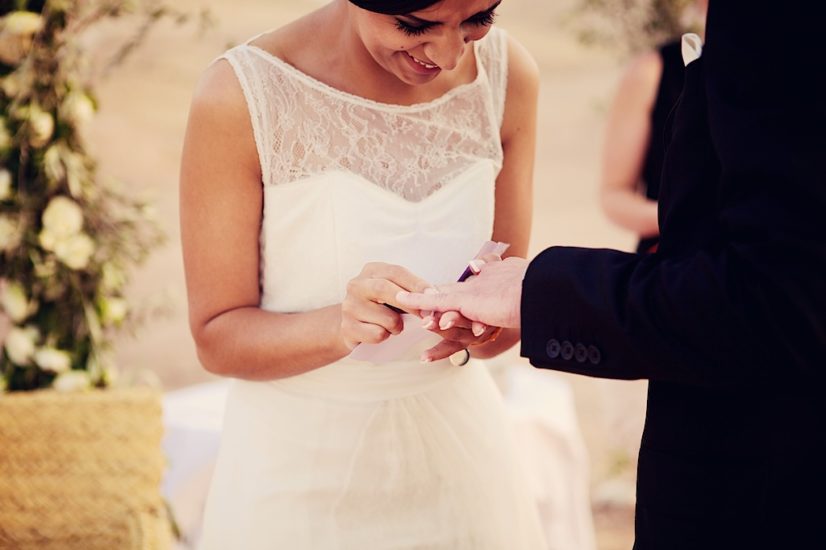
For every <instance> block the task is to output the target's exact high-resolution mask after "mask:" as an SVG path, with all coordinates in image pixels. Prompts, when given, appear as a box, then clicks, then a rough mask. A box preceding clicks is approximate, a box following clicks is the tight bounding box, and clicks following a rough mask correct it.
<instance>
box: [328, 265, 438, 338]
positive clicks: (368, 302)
mask: <svg viewBox="0 0 826 550" xmlns="http://www.w3.org/2000/svg"><path fill="white" fill-rule="evenodd" d="M430 286H431V285H430V283H428V282H427V281H425V280H424V279H421V278H419V277H417V276H415V275H413V274H412V273H411V272H410V271H408V270H407V269H405V268H403V267H401V266H398V265H392V264H385V263H379V262H374V263H369V264H367V265H365V266H364V267H363V268H362V270H361V273H359V275H358V276H357V277H355V278H354V279H351V280H350V282H349V283H347V295H346V296H345V297H344V301H343V302H342V303H341V325H340V327H339V334H340V337H341V339H342V341H343V342H344V345H346V346H347V348H349V349H353V348H354V347H356V346H357V345H358V344H360V343H368V344H378V343H379V342H383V341H384V340H386V339H387V338H389V337H390V335H391V334H399V333H400V332H401V331H402V329H403V328H404V322H403V321H402V318H401V314H400V313H399V311H401V310H398V309H396V310H395V311H394V310H393V309H391V308H390V307H388V306H393V307H395V306H396V305H397V304H396V294H397V293H398V292H399V291H401V290H407V291H410V292H422V291H424V290H425V289H426V288H428V287H430ZM413 313H418V312H413Z"/></svg>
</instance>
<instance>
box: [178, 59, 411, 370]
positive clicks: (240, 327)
mask: <svg viewBox="0 0 826 550" xmlns="http://www.w3.org/2000/svg"><path fill="white" fill-rule="evenodd" d="M262 204H263V189H262V184H261V170H260V165H259V162H258V154H257V151H256V147H255V141H254V138H253V132H252V126H251V122H250V117H249V113H248V111H247V107H246V103H245V100H244V96H243V92H242V91H241V88H240V86H239V84H238V81H237V79H236V78H235V75H234V73H233V72H232V69H231V67H230V66H229V65H228V63H227V62H225V61H219V62H217V63H216V64H214V65H213V66H211V67H210V68H209V69H208V70H207V72H206V73H205V75H204V77H203V78H202V80H201V82H200V83H199V85H198V87H197V89H196V92H195V95H194V98H193V102H192V107H191V111H190V115H189V123H188V126H187V131H186V137H185V140H184V147H183V157H182V162H181V178H180V209H181V213H180V218H181V239H182V245H183V253H184V265H185V269H186V284H187V293H188V298H189V323H190V328H191V331H192V335H193V337H194V339H195V344H196V346H197V350H198V357H199V358H200V360H201V363H202V364H203V366H204V368H206V369H207V370H209V371H210V372H213V373H216V374H220V375H225V376H233V377H237V378H245V379H252V380H266V379H274V378H282V377H286V376H291V375H295V374H299V373H302V372H306V371H308V370H312V369H315V368H318V367H321V366H324V365H327V364H329V363H331V362H333V361H336V360H338V359H340V358H342V357H344V356H345V355H347V354H348V353H349V352H350V349H351V347H352V346H354V345H355V344H356V343H358V342H379V341H382V340H383V339H385V338H387V337H388V336H389V335H390V334H391V333H393V332H398V331H399V330H401V322H400V319H399V316H398V314H396V313H394V312H392V311H391V310H390V309H389V308H387V307H384V306H382V305H380V302H383V301H384V302H393V301H394V300H395V293H396V292H397V291H398V289H399V287H409V286H412V287H416V288H419V289H422V288H424V287H425V286H426V283H425V282H424V281H420V280H419V279H418V278H416V277H414V276H413V275H412V274H410V273H409V272H407V271H405V270H403V269H401V268H398V267H396V266H387V265H384V264H372V265H369V266H366V267H365V269H364V271H363V272H362V274H361V275H359V277H356V278H355V279H353V281H351V283H350V285H349V286H348V292H347V297H346V298H345V300H344V304H343V305H342V304H336V305H333V306H330V307H326V308H322V309H318V310H315V311H309V312H304V313H292V314H281V313H272V312H267V311H264V310H262V309H261V308H260V307H259V303H260V288H259V248H258V242H259V241H258V239H259V232H260V226H261V211H262ZM385 298H386V300H385Z"/></svg>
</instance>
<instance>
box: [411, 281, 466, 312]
mask: <svg viewBox="0 0 826 550" xmlns="http://www.w3.org/2000/svg"><path fill="white" fill-rule="evenodd" d="M459 284H461V283H454V284H448V285H442V286H440V287H439V289H438V290H436V289H427V290H426V291H425V292H405V291H402V292H399V293H398V294H396V302H397V303H398V304H400V305H401V306H402V307H403V308H405V309H423V310H428V311H460V310H461V307H459V301H460V300H459V297H458V295H457V293H456V291H457V290H458V286H459Z"/></svg>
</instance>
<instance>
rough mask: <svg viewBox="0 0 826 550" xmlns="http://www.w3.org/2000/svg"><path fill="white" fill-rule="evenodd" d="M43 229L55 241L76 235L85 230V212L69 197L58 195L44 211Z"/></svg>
mask: <svg viewBox="0 0 826 550" xmlns="http://www.w3.org/2000/svg"><path fill="white" fill-rule="evenodd" d="M43 229H44V230H45V231H47V232H48V233H49V234H50V235H51V237H52V238H54V240H55V241H61V240H63V239H65V238H67V237H71V236H73V235H76V234H77V233H80V230H81V229H83V210H81V208H80V205H78V204H77V203H76V202H75V201H73V200H72V199H70V198H69V197H66V196H63V195H58V196H57V197H55V198H53V199H52V200H50V201H49V205H48V206H47V207H46V210H44V211H43ZM47 250H49V249H47Z"/></svg>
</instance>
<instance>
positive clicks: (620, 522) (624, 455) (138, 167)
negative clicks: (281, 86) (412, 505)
mask: <svg viewBox="0 0 826 550" xmlns="http://www.w3.org/2000/svg"><path fill="white" fill-rule="evenodd" d="M322 3H323V2H322V1H321V0H233V1H232V2H228V1H223V2H221V1H217V0H214V1H212V2H202V1H198V0H178V1H177V2H176V4H175V7H176V9H180V10H182V11H190V10H191V11H192V12H199V11H200V10H201V9H203V8H205V7H206V8H208V10H209V13H210V19H211V20H212V22H213V23H212V25H211V26H210V28H209V29H208V30H206V31H205V32H202V33H199V32H197V30H196V29H195V27H196V25H194V24H189V25H183V26H180V25H176V24H175V23H174V22H171V21H167V20H163V21H161V22H160V23H159V24H158V25H156V26H155V27H153V28H152V30H151V32H150V33H149V35H148V36H147V40H146V41H145V42H144V43H143V44H142V45H141V46H140V47H139V48H138V49H137V50H136V51H135V52H134V53H133V54H132V55H131V56H130V57H128V58H127V59H126V61H125V62H124V63H123V64H122V65H121V66H119V67H117V68H116V70H115V71H113V73H112V74H111V76H109V77H108V78H105V79H104V80H102V81H101V82H100V83H99V84H98V85H97V92H98V99H99V105H100V111H99V113H98V116H96V117H95V119H94V122H93V123H92V124H91V125H90V127H89V128H88V132H87V139H88V144H89V148H90V150H91V153H92V154H93V155H94V156H96V158H97V159H98V160H99V162H100V169H101V171H100V175H101V177H103V178H113V179H117V180H121V181H123V182H125V183H126V184H127V186H128V187H129V188H130V189H133V190H135V191H136V192H137V193H139V194H141V195H146V196H149V197H150V198H151V199H152V200H153V201H154V204H156V205H157V217H158V220H159V222H160V223H161V225H162V227H163V229H164V230H165V232H166V234H167V236H168V240H167V243H166V244H165V245H164V246H163V247H161V248H159V249H157V250H155V251H154V252H153V254H152V255H151V257H150V259H149V261H148V262H147V264H146V265H145V266H143V267H142V268H141V269H140V270H139V271H138V272H137V273H136V274H135V277H134V283H133V285H132V288H131V290H130V295H131V298H132V300H133V302H132V303H134V304H137V305H139V306H143V307H145V308H146V309H147V310H149V311H154V312H155V314H154V315H152V316H151V317H149V319H148V321H147V322H146V323H145V324H144V325H143V326H142V327H140V328H139V330H138V331H136V333H135V334H134V335H124V336H122V337H121V338H120V340H119V342H118V345H117V350H118V364H119V366H120V367H121V369H122V370H123V371H125V373H126V374H127V375H131V376H147V374H146V373H147V372H151V373H153V375H154V376H157V378H158V379H159V381H160V383H161V384H162V386H163V388H164V389H167V390H174V389H178V388H182V387H185V386H188V385H191V384H195V383H198V382H203V381H207V380H210V375H208V374H207V373H205V372H204V371H203V370H202V369H201V368H200V366H199V364H198V361H197V358H196V355H195V350H194V346H193V343H192V340H191V338H190V335H189V332H188V326H187V312H186V296H185V287H184V277H183V267H182V261H181V251H180V238H179V228H178V222H177V215H178V193H177V188H178V184H177V179H178V164H179V157H180V152H181V144H182V140H183V134H184V127H185V123H186V118H187V110H188V105H189V101H190V97H191V93H192V91H193V89H194V86H195V83H196V82H197V80H198V78H199V75H200V74H201V72H202V71H203V70H204V68H205V67H206V66H207V65H208V64H209V63H210V62H211V61H212V60H213V59H214V58H215V57H216V56H218V55H220V54H221V52H223V51H224V50H225V49H227V48H228V47H231V46H232V45H235V44H237V43H239V42H242V41H244V40H246V39H248V38H250V37H251V36H253V35H254V34H257V33H259V32H262V31H266V30H268V29H271V28H274V27H278V26H280V25H282V24H284V23H286V22H288V21H290V20H292V19H295V18H296V17H298V16H300V15H302V14H304V13H306V12H307V11H309V10H311V9H312V8H314V7H315V6H317V5H320V4H322ZM610 3H611V2H604V1H603V2H599V1H595V0H590V1H589V0H584V1H583V0H555V1H553V2H548V1H544V0H507V1H505V2H504V3H503V4H502V6H501V7H500V9H499V18H498V22H497V24H498V25H500V26H501V27H503V28H505V29H506V30H507V31H508V32H509V33H510V34H512V35H513V36H515V37H516V38H517V39H518V40H519V41H521V42H522V43H523V44H524V45H525V46H526V47H527V49H528V50H529V51H530V52H531V53H532V54H533V56H534V58H535V59H536V61H537V63H538V64H539V67H540V70H541V78H542V82H541V95H540V99H539V135H538V155H537V164H536V176H535V202H534V225H533V237H532V246H531V249H532V254H535V253H537V252H539V251H540V250H542V249H544V248H546V247H548V246H553V245H575V246H587V247H609V248H617V249H620V250H633V248H634V246H635V244H636V237H635V236H634V235H633V234H631V233H629V232H626V231H624V230H621V229H619V228H617V227H616V226H614V225H613V224H611V223H610V222H609V221H607V219H606V218H605V216H604V214H603V213H602V211H601V210H600V207H599V200H598V190H599V157H600V148H601V144H602V136H603V130H604V126H605V119H606V116H607V112H608V108H609V105H610V103H611V99H612V95H613V94H614V92H615V90H616V86H617V84H618V80H619V76H620V73H621V71H622V69H623V65H624V64H625V63H626V62H627V59H628V53H629V52H630V51H631V50H634V49H639V48H640V47H642V46H644V45H646V44H647V43H648V42H646V39H650V37H648V36H637V37H636V38H640V40H639V43H634V40H633V38H635V35H634V34H633V32H631V33H630V34H629V31H628V29H627V28H625V27H624V25H627V22H626V21H625V20H624V19H623V17H624V16H627V15H629V14H630V12H629V11H627V10H628V9H630V8H629V6H631V5H632V4H634V3H633V2H614V3H613V4H614V5H615V6H619V7H620V8H621V11H619V12H618V13H619V14H620V15H622V16H623V17H620V16H618V17H617V18H615V19H613V20H612V19H611V18H610V17H609V18H608V19H607V21H608V24H607V25H606V19H605V18H604V17H603V18H602V19H601V20H600V21H597V20H596V19H594V20H592V21H589V20H588V17H589V16H588V14H587V13H581V10H582V8H583V7H584V8H588V7H589V6H590V7H594V5H597V7H600V6H599V4H603V5H605V4H610ZM638 3H639V2H638ZM648 4H650V2H649V3H648ZM654 4H656V2H654ZM623 6H624V7H623ZM602 7H604V6H602ZM631 15H633V14H631ZM583 22H586V23H587V24H584V25H583ZM612 24H613V25H614V26H613V27H612V26H611V25H612ZM583 28H584V29H585V30H584V31H583ZM133 30H134V22H129V21H119V22H117V23H107V24H104V25H101V26H100V27H99V28H96V29H95V30H94V32H91V33H90V35H89V36H88V37H87V38H88V40H89V44H88V46H89V48H90V50H91V51H92V52H100V54H101V55H103V54H106V53H107V46H108V44H109V43H110V42H111V41H113V40H115V39H119V38H122V36H123V34H124V33H128V32H133ZM612 32H613V33H614V34H615V35H617V36H614V37H613V39H610V37H609V40H608V41H607V42H606V43H604V44H602V45H595V44H593V42H600V41H601V40H602V39H603V38H605V35H607V34H611V33H612ZM583 37H584V38H585V39H586V40H583ZM629 37H630V38H631V39H629ZM589 41H590V42H592V43H590V44H589V43H588V42H589ZM606 44H607V46H606ZM511 355H512V359H513V361H514V362H522V361H523V360H522V359H519V358H518V354H517V353H516V351H513V352H512V353H511ZM557 376H559V377H561V378H564V380H565V381H566V382H567V383H568V384H570V385H571V387H572V388H573V391H574V395H575V398H576V410H577V414H578V421H579V424H580V428H581V431H582V434H583V437H584V440H585V443H586V446H587V449H588V451H589V454H590V462H591V487H592V501H593V507H594V514H595V515H594V518H595V524H596V529H597V539H598V547H599V548H600V549H601V550H612V549H619V548H624V549H628V548H630V547H631V544H632V541H633V504H634V501H633V499H634V470H635V467H636V464H635V461H636V453H637V449H638V446H639V439H640V434H641V429H642V419H643V415H644V408H645V391H646V384H645V383H644V382H616V381H606V380H595V379H586V378H582V377H575V376H569V375H565V374H558V375H557Z"/></svg>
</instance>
